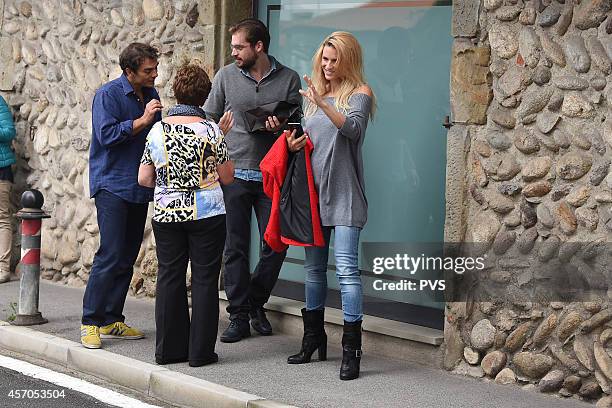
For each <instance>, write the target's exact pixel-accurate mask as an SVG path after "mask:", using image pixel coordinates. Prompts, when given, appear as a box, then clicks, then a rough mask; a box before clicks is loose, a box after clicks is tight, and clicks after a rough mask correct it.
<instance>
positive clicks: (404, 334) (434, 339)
mask: <svg viewBox="0 0 612 408" xmlns="http://www.w3.org/2000/svg"><path fill="white" fill-rule="evenodd" d="M219 298H220V299H223V300H225V301H227V295H226V294H225V291H219ZM303 307H304V303H303V302H300V301H298V300H294V299H288V298H282V297H278V296H270V300H268V303H266V310H270V311H275V312H278V313H283V314H286V315H292V316H298V317H301V316H302V313H301V309H302V308H303ZM325 322H326V323H331V324H334V325H338V326H342V325H343V323H344V318H343V315H342V310H340V309H336V308H331V307H327V308H325ZM362 329H363V330H364V331H366V332H371V333H377V334H380V335H384V336H390V337H394V338H397V339H402V340H410V341H414V342H417V343H423V344H429V345H432V346H439V345H441V344H442V343H443V341H444V332H443V331H442V330H437V329H432V328H429V327H423V326H417V325H415V324H410V323H404V322H398V321H396V320H390V319H385V318H382V317H378V316H370V315H364V317H363V324H362Z"/></svg>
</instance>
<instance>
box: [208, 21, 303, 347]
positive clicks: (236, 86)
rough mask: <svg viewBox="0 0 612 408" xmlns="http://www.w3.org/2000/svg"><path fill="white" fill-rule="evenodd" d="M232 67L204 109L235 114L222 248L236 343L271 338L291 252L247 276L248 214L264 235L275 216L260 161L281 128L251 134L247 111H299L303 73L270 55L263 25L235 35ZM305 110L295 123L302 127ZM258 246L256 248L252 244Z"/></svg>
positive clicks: (269, 255)
mask: <svg viewBox="0 0 612 408" xmlns="http://www.w3.org/2000/svg"><path fill="white" fill-rule="evenodd" d="M229 31H230V33H231V35H232V44H231V45H232V56H233V57H234V59H235V63H233V64H230V65H227V66H225V67H223V68H222V69H221V70H219V72H218V73H217V75H216V76H215V78H214V80H213V86H212V91H211V93H210V95H209V97H208V99H207V101H206V104H205V105H204V110H205V111H206V114H207V116H209V117H210V118H211V119H213V120H215V121H218V120H219V119H220V118H221V116H222V115H223V113H224V112H227V111H231V112H233V114H234V121H235V123H234V126H233V127H232V129H231V130H230V131H229V133H228V134H227V135H226V138H225V140H226V142H227V147H228V150H229V155H230V158H231V159H232V160H233V161H234V164H235V166H236V171H235V181H234V183H233V184H229V185H227V186H223V194H224V199H225V209H226V212H227V215H226V224H227V241H226V249H225V275H224V282H225V292H226V294H227V298H228V300H229V305H228V307H227V312H228V313H229V315H230V321H231V322H230V325H229V327H228V328H227V329H226V330H225V331H224V332H223V334H222V335H221V341H222V342H226V343H232V342H236V341H240V340H241V339H243V338H245V337H248V336H250V335H251V331H250V329H249V319H250V320H251V325H252V326H253V329H255V331H257V332H258V333H260V334H262V335H270V334H272V327H271V326H270V322H268V320H267V319H266V315H265V312H264V309H263V306H264V304H265V303H266V302H267V301H268V298H269V297H270V292H271V291H272V288H273V287H274V284H275V283H276V280H277V279H278V274H279V272H280V268H281V266H282V263H283V260H284V259H285V255H286V252H280V253H276V252H274V251H273V250H272V249H271V248H270V247H269V246H268V245H267V244H266V243H265V242H264V243H263V244H262V245H263V248H262V250H261V256H260V259H259V262H258V264H257V266H256V267H255V270H254V271H253V274H252V276H251V274H250V273H249V246H250V244H251V242H250V223H251V212H252V211H253V209H254V210H255V215H256V216H257V224H258V226H259V232H260V236H263V233H264V231H265V230H266V226H267V225H268V219H269V217H270V209H271V205H272V203H271V200H270V199H269V198H268V197H267V196H266V195H265V194H264V192H263V185H262V174H261V171H260V170H259V162H260V161H261V159H262V158H263V157H264V156H265V155H266V153H267V152H268V150H269V149H270V147H271V146H272V144H273V143H274V142H275V140H276V137H278V135H279V131H280V129H281V128H282V127H283V126H284V124H285V123H281V121H279V120H278V118H277V117H275V116H271V117H268V119H267V121H266V129H267V130H268V131H267V132H257V133H252V132H249V127H248V125H247V123H246V120H245V116H244V112H245V111H248V110H250V109H253V108H256V107H258V106H261V105H264V104H268V103H272V102H278V101H287V102H290V103H294V104H297V105H298V106H301V103H302V97H301V96H300V94H299V89H300V78H299V76H298V74H297V73H296V72H295V71H293V70H291V69H289V68H287V67H285V66H283V65H281V64H280V63H279V62H278V61H276V60H275V59H274V57H272V56H270V55H268V46H269V44H270V34H269V32H268V29H267V28H266V26H265V25H264V24H263V23H262V22H261V21H259V20H256V19H246V20H242V21H240V22H239V23H237V24H236V25H234V26H232V27H231V28H230V30H229ZM300 117H301V108H300V109H298V112H296V114H295V115H294V116H293V117H292V118H291V119H290V120H291V121H299V119H300ZM253 244H254V245H258V243H253Z"/></svg>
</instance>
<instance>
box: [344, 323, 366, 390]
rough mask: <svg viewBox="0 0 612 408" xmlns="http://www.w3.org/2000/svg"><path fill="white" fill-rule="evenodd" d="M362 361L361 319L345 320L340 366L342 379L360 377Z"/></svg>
mask: <svg viewBox="0 0 612 408" xmlns="http://www.w3.org/2000/svg"><path fill="white" fill-rule="evenodd" d="M360 363H361V320H360V321H358V322H347V321H345V322H344V333H343V334H342V365H341V366H340V379H341V380H354V379H355V378H357V377H359V364H360Z"/></svg>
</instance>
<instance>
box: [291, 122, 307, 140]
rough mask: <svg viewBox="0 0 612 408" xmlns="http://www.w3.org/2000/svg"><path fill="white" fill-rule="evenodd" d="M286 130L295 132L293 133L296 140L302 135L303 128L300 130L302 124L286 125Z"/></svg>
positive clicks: (292, 123)
mask: <svg viewBox="0 0 612 408" xmlns="http://www.w3.org/2000/svg"><path fill="white" fill-rule="evenodd" d="M287 129H289V131H290V132H293V129H295V130H296V132H295V138H296V139H297V138H298V137H300V136H302V135H303V134H304V128H302V124H301V123H300V122H289V123H287Z"/></svg>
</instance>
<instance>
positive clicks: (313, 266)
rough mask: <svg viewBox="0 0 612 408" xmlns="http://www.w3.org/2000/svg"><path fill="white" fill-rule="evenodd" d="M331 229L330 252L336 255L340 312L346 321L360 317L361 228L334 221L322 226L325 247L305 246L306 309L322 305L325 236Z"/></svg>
mask: <svg viewBox="0 0 612 408" xmlns="http://www.w3.org/2000/svg"><path fill="white" fill-rule="evenodd" d="M332 229H334V231H335V232H334V234H335V235H334V237H335V241H334V254H335V256H336V276H337V277H338V281H339V283H340V293H341V296H342V312H343V313H344V320H345V321H347V322H357V321H360V320H362V319H363V311H362V310H363V290H362V287H361V276H360V272H359V268H358V256H357V252H358V249H359V234H360V233H361V228H357V227H346V226H342V225H338V226H335V227H323V235H324V237H325V247H322V248H320V247H305V248H304V250H305V253H306V259H305V260H304V269H306V310H322V309H323V308H325V298H326V296H327V258H328V256H329V238H330V235H331V230H332Z"/></svg>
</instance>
